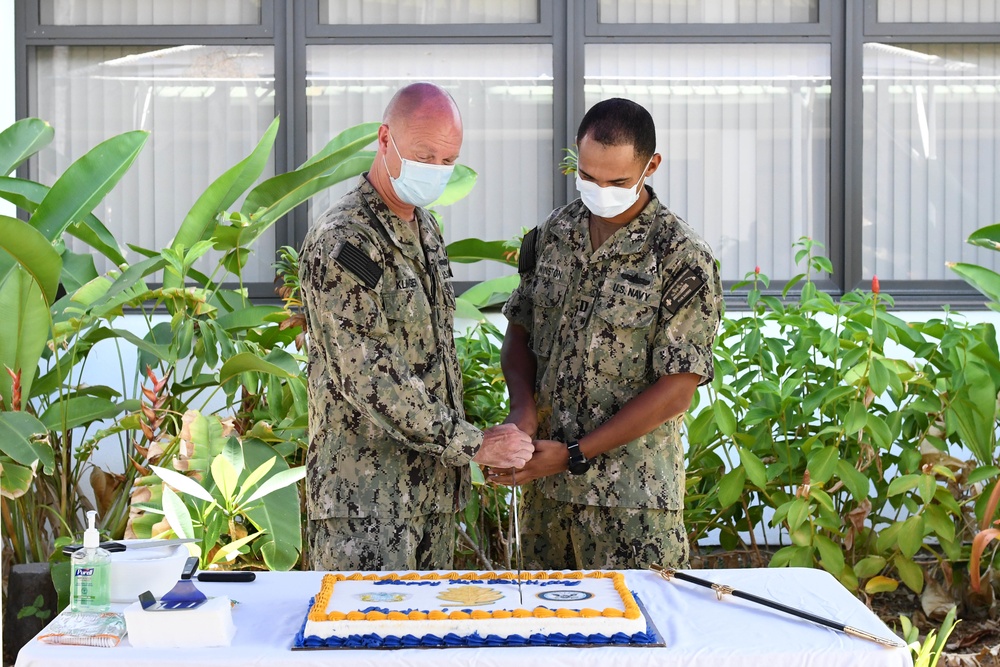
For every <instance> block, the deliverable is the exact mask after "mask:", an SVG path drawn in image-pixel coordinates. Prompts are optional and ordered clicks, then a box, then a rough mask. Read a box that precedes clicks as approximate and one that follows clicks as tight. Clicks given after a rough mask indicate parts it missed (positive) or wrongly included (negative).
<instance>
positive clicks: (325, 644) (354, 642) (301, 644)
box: [292, 591, 658, 649]
mask: <svg viewBox="0 0 1000 667" xmlns="http://www.w3.org/2000/svg"><path fill="white" fill-rule="evenodd" d="M632 595H633V596H634V597H635V600H636V603H637V604H639V606H640V608H642V602H641V601H640V600H639V596H638V595H637V594H636V592H635V591H632ZM315 600H316V598H315V597H314V598H312V599H310V600H309V606H308V607H306V616H305V618H303V619H302V626H301V627H300V628H299V631H298V632H296V633H295V639H294V642H293V644H292V648H298V649H357V648H365V649H367V648H375V649H396V648H465V647H482V646H581V647H582V646H644V645H649V644H656V643H657V641H658V638H657V634H656V631H655V629H654V628H653V627H652V625H651V624H650V622H649V618H648V617H647V618H646V631H645V632H637V633H635V634H634V635H627V634H625V633H624V632H618V633H615V634H614V635H611V636H610V637H609V636H607V635H603V634H592V635H585V634H582V633H579V632H575V633H573V634H570V635H564V634H562V633H559V632H557V633H553V634H550V635H543V634H534V635H531V636H529V637H522V636H521V635H510V636H509V637H500V636H498V635H487V636H486V637H483V636H481V635H480V634H479V633H478V632H474V633H473V634H471V635H465V636H460V635H456V634H453V633H452V634H447V635H445V636H444V637H439V636H437V635H432V634H427V635H423V636H421V637H417V636H415V635H403V636H402V637H397V636H396V635H388V636H386V637H383V636H381V635H376V634H367V635H350V636H348V637H327V638H325V639H324V638H322V637H317V636H315V635H310V636H309V637H306V636H305V629H306V622H307V621H308V620H309V610H310V609H312V606H313V603H314V602H315Z"/></svg>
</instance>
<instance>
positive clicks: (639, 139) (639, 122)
mask: <svg viewBox="0 0 1000 667" xmlns="http://www.w3.org/2000/svg"><path fill="white" fill-rule="evenodd" d="M587 136H589V137H590V138H591V139H593V140H594V141H596V142H597V143H599V144H604V145H605V146H621V145H623V144H631V145H632V148H633V149H634V150H635V156H636V158H638V159H639V160H640V161H642V162H646V161H647V160H649V158H651V157H653V153H655V152H656V127H655V126H654V125H653V117H652V116H650V115H649V112H648V111H646V109H644V108H643V107H642V106H641V105H639V104H636V103H635V102H633V101H632V100H626V99H623V98H621V97H612V98H611V99H609V100H604V101H603V102H598V103H597V104H595V105H594V106H592V107H590V111H588V112H587V113H586V114H585V115H584V117H583V120H581V121H580V129H578V130H577V131H576V143H577V144H579V143H580V140H581V139H583V138H584V137H587Z"/></svg>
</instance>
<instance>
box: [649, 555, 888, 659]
mask: <svg viewBox="0 0 1000 667" xmlns="http://www.w3.org/2000/svg"><path fill="white" fill-rule="evenodd" d="M649 569H650V570H652V571H653V572H655V573H656V574H658V575H660V576H661V577H663V578H664V579H666V580H667V581H670V580H671V579H673V578H674V577H677V578H678V579H680V580H681V581H687V582H689V583H692V584H696V585H698V586H704V587H705V588H711V589H712V590H713V591H715V597H716V598H717V599H719V600H721V599H722V596H723V595H732V596H733V597H735V598H742V599H744V600H749V601H750V602H756V603H757V604H760V605H764V606H765V607H770V608H771V609H777V610H778V611H783V612H785V613H786V614H791V615H792V616H797V617H798V618H803V619H805V620H807V621H812V622H813V623H819V624H820V625H825V626H826V627H828V628H833V629H834V630H837V631H839V632H843V633H844V634H848V635H851V636H852V637H858V638H859V639H867V640H868V641H870V642H875V643H876V644H880V645H881V646H885V647H888V648H905V647H906V645H905V644H903V643H900V642H899V641H893V640H891V639H885V638H884V637H879V636H878V635H873V634H872V633H870V632H865V631H864V630H859V629H858V628H852V627H851V626H849V625H844V624H843V623H839V622H837V621H831V620H830V619H828V618H823V617H822V616H816V615H815V614H810V613H809V612H807V611H802V610H801V609H796V608H795V607H789V606H788V605H784V604H781V603H780V602H775V601H774V600H768V599H767V598H762V597H760V596H758V595H754V594H753V593H744V592H743V591H740V590H736V589H735V588H733V587H732V586H726V585H724V584H717V583H714V582H711V581H708V580H707V579H702V578H700V577H695V576H693V575H690V574H687V573H685V572H678V571H677V570H675V569H673V568H670V567H662V566H660V565H657V564H656V563H653V564H652V565H650V566H649Z"/></svg>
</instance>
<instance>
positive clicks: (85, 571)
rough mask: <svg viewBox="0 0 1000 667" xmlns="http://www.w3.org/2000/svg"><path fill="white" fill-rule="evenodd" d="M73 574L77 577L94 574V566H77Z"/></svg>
mask: <svg viewBox="0 0 1000 667" xmlns="http://www.w3.org/2000/svg"><path fill="white" fill-rule="evenodd" d="M73 575H74V576H77V577H92V576H94V568H92V567H78V568H76V571H74V572H73Z"/></svg>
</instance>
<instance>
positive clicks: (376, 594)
mask: <svg viewBox="0 0 1000 667" xmlns="http://www.w3.org/2000/svg"><path fill="white" fill-rule="evenodd" d="M357 597H358V598H359V599H360V600H361V601H362V602H402V601H403V600H405V599H406V598H408V597H410V596H409V595H407V594H406V593H386V592H384V591H372V592H371V593H360V594H359V595H358V596H357Z"/></svg>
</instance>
